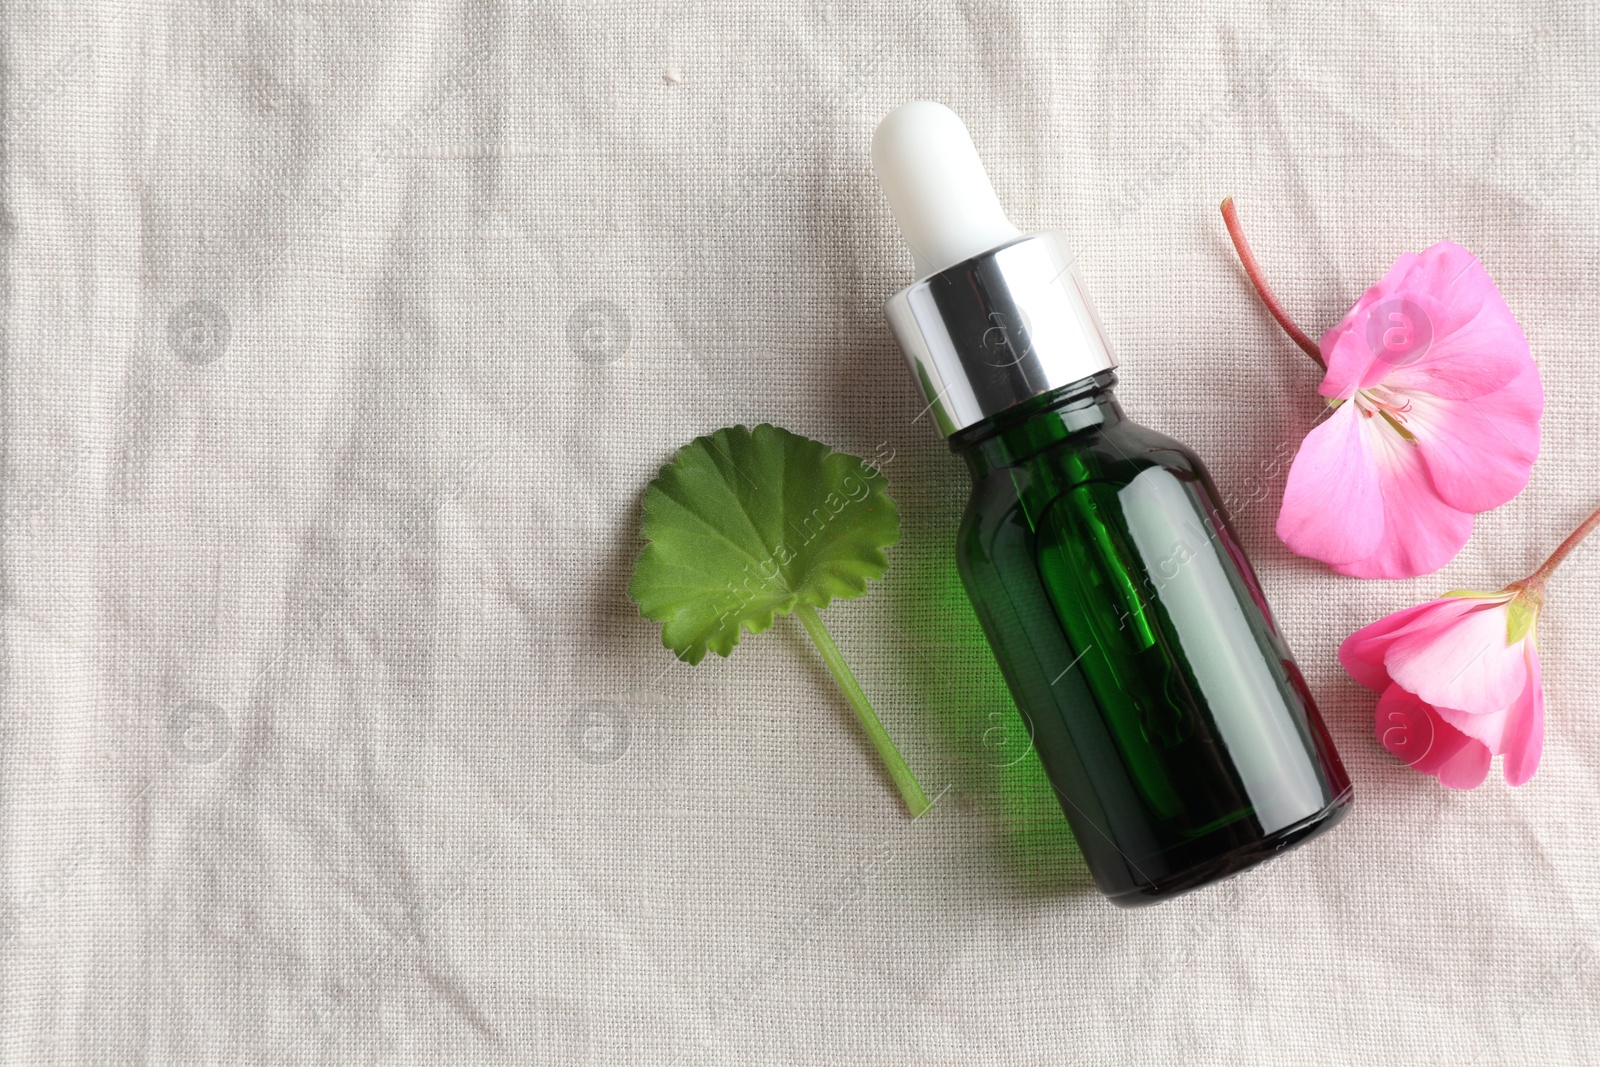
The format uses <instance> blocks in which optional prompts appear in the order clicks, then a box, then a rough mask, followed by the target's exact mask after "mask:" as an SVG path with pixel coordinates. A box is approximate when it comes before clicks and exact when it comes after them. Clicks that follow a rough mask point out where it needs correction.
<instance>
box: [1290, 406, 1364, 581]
mask: <svg viewBox="0 0 1600 1067" xmlns="http://www.w3.org/2000/svg"><path fill="white" fill-rule="evenodd" d="M1363 421H1364V420H1363V419H1362V417H1361V413H1360V412H1359V411H1357V410H1356V406H1355V405H1354V404H1350V403H1346V404H1343V405H1341V406H1340V407H1339V409H1338V410H1337V411H1335V412H1334V413H1333V414H1332V415H1330V416H1329V417H1328V418H1327V419H1326V420H1324V421H1323V422H1322V423H1320V424H1319V425H1317V426H1315V427H1313V428H1312V430H1311V432H1310V433H1308V434H1306V439H1305V440H1304V441H1302V442H1301V443H1300V451H1299V452H1297V453H1296V454H1295V457H1294V463H1293V464H1292V465H1291V466H1290V467H1289V481H1288V484H1287V485H1286V486H1285V487H1284V491H1283V507H1282V508H1281V509H1280V510H1279V512H1278V537H1279V539H1280V540H1282V541H1283V543H1284V544H1285V545H1287V546H1288V547H1289V550H1290V551H1291V552H1294V553H1296V554H1298V555H1301V556H1309V557H1310V558H1312V559H1320V560H1322V561H1323V562H1324V563H1329V564H1337V563H1348V562H1351V561H1353V560H1359V559H1362V558H1364V557H1366V556H1368V555H1370V554H1371V553H1372V552H1373V551H1375V550H1376V549H1377V547H1378V544H1379V542H1380V540H1381V539H1382V537H1383V531H1384V518H1383V495H1382V490H1381V488H1380V486H1379V483H1378V468H1377V464H1376V462H1375V461H1374V457H1373V455H1372V450H1371V448H1370V447H1369V442H1368V441H1367V436H1366V434H1365V433H1364V432H1363V430H1362V427H1361V425H1360V424H1361V423H1362V422H1363Z"/></svg>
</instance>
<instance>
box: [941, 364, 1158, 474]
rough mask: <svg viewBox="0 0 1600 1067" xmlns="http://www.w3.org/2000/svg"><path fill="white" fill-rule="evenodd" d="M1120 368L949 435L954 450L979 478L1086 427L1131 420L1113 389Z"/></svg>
mask: <svg viewBox="0 0 1600 1067" xmlns="http://www.w3.org/2000/svg"><path fill="white" fill-rule="evenodd" d="M1116 384H1117V375H1116V372H1115V371H1110V370H1106V371H1101V372H1100V373H1099V374H1096V375H1095V376H1094V377H1092V378H1084V379H1083V380H1082V381H1077V382H1073V383H1072V384H1070V385H1063V386H1062V387H1061V388H1059V389H1053V390H1051V391H1050V392H1048V393H1043V394H1041V395H1039V396H1036V397H1034V398H1033V399H1031V400H1025V401H1023V402H1022V403H1020V404H1017V405H1016V406H1015V407H1011V408H1007V409H1006V410H1005V411H1002V412H1001V413H1000V414H998V415H994V416H991V417H990V418H987V419H984V420H983V421H982V422H979V423H974V424H973V425H971V426H968V427H967V428H966V429H964V430H961V431H959V432H957V433H955V434H952V435H951V436H950V449H951V451H953V452H955V453H956V454H958V455H960V456H961V457H962V458H964V459H965V460H966V461H967V466H968V467H969V468H970V469H971V471H972V477H973V478H974V479H977V478H981V477H983V476H984V475H985V474H988V473H989V472H990V471H992V470H995V469H997V468H1000V467H1011V466H1015V465H1017V464H1018V463H1021V462H1023V461H1025V460H1027V459H1028V458H1029V457H1031V456H1034V455H1037V454H1038V453H1040V452H1043V451H1045V450H1046V449H1048V448H1051V447H1053V446H1055V445H1057V444H1060V443H1061V442H1063V441H1065V440H1067V439H1068V438H1070V437H1074V436H1076V435H1078V434H1081V433H1083V432H1085V431H1087V430H1091V429H1099V430H1105V429H1108V428H1110V427H1112V426H1115V425H1116V424H1117V423H1120V422H1125V421H1127V416H1125V415H1124V414H1123V413H1122V405H1121V404H1118V403H1117V397H1116V394H1115V393H1114V392H1113V391H1112V390H1113V388H1114V387H1115V386H1116Z"/></svg>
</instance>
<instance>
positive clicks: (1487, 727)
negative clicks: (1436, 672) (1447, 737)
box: [1433, 707, 1511, 755]
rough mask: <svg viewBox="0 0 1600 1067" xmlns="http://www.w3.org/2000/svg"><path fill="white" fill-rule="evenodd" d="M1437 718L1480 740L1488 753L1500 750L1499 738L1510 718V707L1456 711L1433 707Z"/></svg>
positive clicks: (1503, 733)
mask: <svg viewBox="0 0 1600 1067" xmlns="http://www.w3.org/2000/svg"><path fill="white" fill-rule="evenodd" d="M1433 710H1434V711H1436V712H1438V713H1439V718H1441V719H1443V720H1444V721H1445V722H1447V723H1449V724H1450V725H1451V726H1454V727H1455V728H1456V729H1457V730H1460V731H1461V732H1462V733H1464V734H1466V735H1467V736H1468V737H1470V738H1472V739H1473V740H1474V741H1481V742H1482V743H1483V745H1484V747H1485V748H1487V749H1488V750H1489V754H1490V755H1494V754H1495V753H1496V752H1499V751H1500V743H1501V739H1502V738H1503V737H1504V736H1505V731H1506V724H1507V723H1508V722H1509V721H1510V719H1511V709H1510V708H1501V709H1500V710H1499V711H1490V712H1483V713H1477V712H1471V711H1457V710H1455V709H1454V708H1440V707H1435V708H1434V709H1433Z"/></svg>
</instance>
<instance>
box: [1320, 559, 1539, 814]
mask: <svg viewBox="0 0 1600 1067" xmlns="http://www.w3.org/2000/svg"><path fill="white" fill-rule="evenodd" d="M1536 614H1537V609H1530V608H1529V607H1527V605H1526V602H1525V601H1519V600H1518V598H1517V594H1516V592H1515V591H1512V590H1507V591H1504V592H1501V593H1485V594H1452V595H1451V596H1448V597H1445V598H1444V599H1442V600H1434V601H1430V602H1429V603H1427V604H1422V605H1420V606H1418V607H1414V608H1408V609H1406V610H1405V611H1402V612H1399V613H1398V614H1395V615H1390V616H1389V617H1388V618H1385V619H1380V620H1378V621H1377V622H1375V623H1373V624H1372V625H1371V626H1368V627H1366V628H1364V629H1361V630H1357V631H1356V632H1355V633H1353V634H1351V635H1350V636H1349V637H1348V638H1347V639H1346V640H1345V642H1344V644H1343V645H1340V646H1339V662H1341V663H1343V664H1344V669H1345V670H1347V671H1349V672H1350V676H1351V677H1352V678H1354V679H1355V680H1356V681H1358V682H1360V683H1361V684H1362V685H1364V686H1366V687H1367V688H1368V689H1372V690H1376V691H1377V692H1379V693H1382V694H1383V696H1382V698H1381V699H1379V701H1378V708H1377V713H1376V723H1375V726H1376V732H1377V735H1378V740H1379V742H1381V743H1382V744H1383V747H1384V748H1386V749H1388V750H1389V751H1390V752H1392V753H1394V754H1395V755H1396V756H1398V757H1399V758H1400V759H1402V760H1404V761H1405V762H1406V763H1408V764H1410V765H1411V766H1412V767H1414V768H1416V769H1417V770H1419V771H1421V772H1422V773H1424V774H1430V775H1433V776H1434V777H1436V778H1438V779H1439V782H1440V784H1442V785H1447V786H1450V787H1451V788H1452V789H1472V788H1473V787H1475V786H1478V785H1480V784H1482V782H1483V780H1484V778H1485V777H1486V776H1487V775H1488V773H1489V761H1490V759H1491V758H1493V757H1494V756H1496V755H1502V754H1503V755H1504V756H1505V776H1506V781H1508V782H1510V783H1511V784H1512V785H1521V784H1522V783H1523V782H1526V781H1527V780H1528V779H1529V778H1531V777H1533V772H1534V770H1535V769H1537V768H1538V766H1539V753H1540V750H1541V748H1542V746H1543V743H1544V691H1543V689H1542V687H1541V685H1540V680H1539V652H1538V648H1537V646H1536V645H1535V644H1534V627H1533V620H1534V616H1535V615H1536ZM1519 629H1520V630H1521V632H1520V633H1518V630H1519Z"/></svg>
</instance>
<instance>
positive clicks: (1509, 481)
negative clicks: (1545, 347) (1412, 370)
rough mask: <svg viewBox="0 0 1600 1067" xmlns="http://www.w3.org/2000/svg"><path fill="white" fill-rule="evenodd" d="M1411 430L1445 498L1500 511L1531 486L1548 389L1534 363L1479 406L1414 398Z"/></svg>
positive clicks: (1479, 401)
mask: <svg viewBox="0 0 1600 1067" xmlns="http://www.w3.org/2000/svg"><path fill="white" fill-rule="evenodd" d="M1407 399H1408V400H1409V401H1410V403H1411V408H1410V410H1409V411H1408V412H1407V413H1406V423H1405V426H1406V429H1407V430H1408V431H1410V432H1411V434H1412V435H1413V436H1415V437H1416V439H1417V448H1418V450H1419V451H1420V452H1421V453H1422V460H1423V462H1424V463H1425V464H1426V465H1427V468H1428V474H1429V476H1430V478H1431V479H1432V481H1433V487H1434V489H1435V490H1436V491H1437V492H1438V494H1439V497H1440V499H1441V500H1443V501H1444V502H1445V503H1446V504H1449V505H1450V506H1451V507H1454V508H1458V509H1459V510H1461V511H1472V512H1477V511H1488V510H1489V509H1490V508H1495V507H1499V506H1500V505H1501V504H1504V503H1505V502H1506V501H1508V500H1510V499H1511V498H1512V497H1514V496H1516V495H1517V494H1518V493H1520V492H1522V489H1523V487H1524V486H1526V485H1527V484H1528V473H1529V471H1530V470H1532V468H1533V461H1534V460H1535V459H1537V458H1538V456H1539V416H1540V415H1541V414H1542V413H1543V411H1544V386H1543V385H1542V384H1541V383H1540V381H1539V372H1538V369H1537V368H1536V367H1534V366H1533V364H1532V363H1531V362H1530V363H1529V364H1528V367H1527V369H1526V371H1524V373H1522V374H1521V375H1518V376H1517V377H1516V378H1515V379H1513V380H1512V381H1511V382H1510V383H1509V384H1508V385H1506V387H1505V388H1503V389H1500V390H1499V391H1497V392H1493V393H1489V394H1487V395H1485V396H1481V397H1479V398H1477V399H1476V400H1452V399H1448V398H1445V397H1438V396H1433V395H1431V394H1427V393H1409V394H1408V395H1407Z"/></svg>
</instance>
